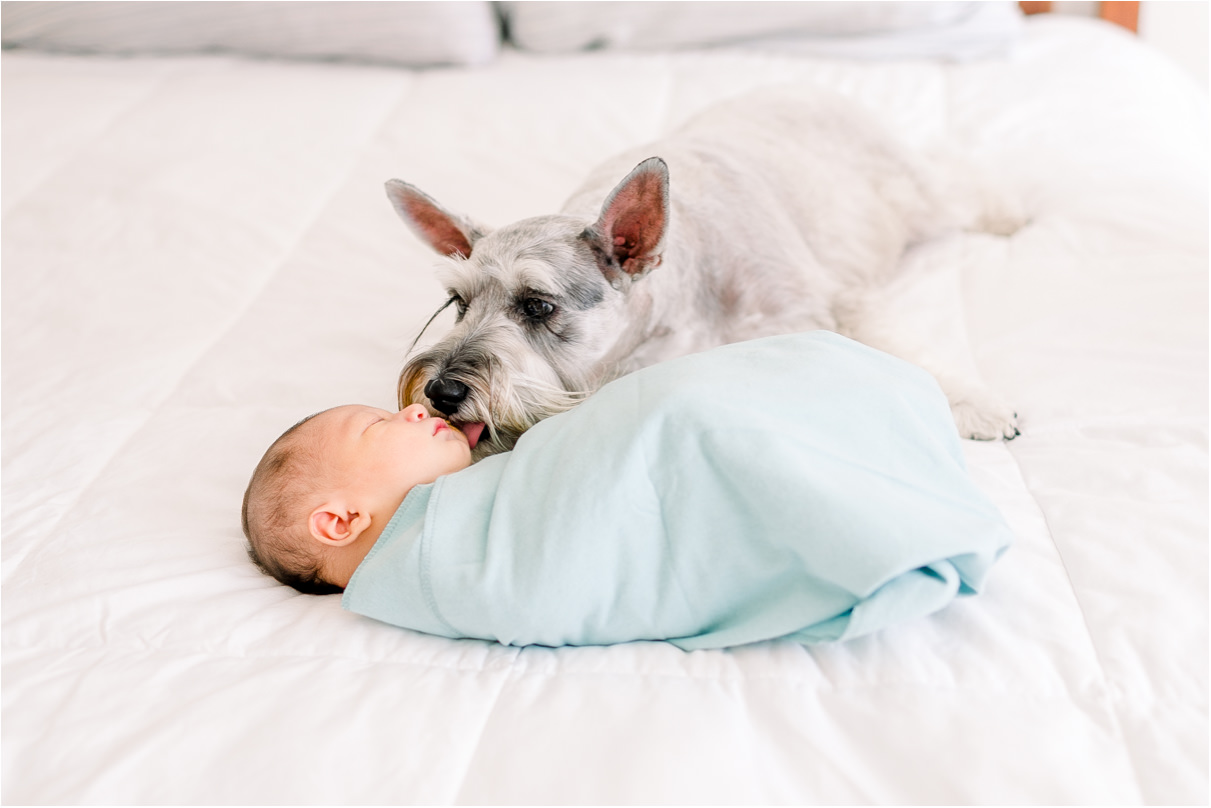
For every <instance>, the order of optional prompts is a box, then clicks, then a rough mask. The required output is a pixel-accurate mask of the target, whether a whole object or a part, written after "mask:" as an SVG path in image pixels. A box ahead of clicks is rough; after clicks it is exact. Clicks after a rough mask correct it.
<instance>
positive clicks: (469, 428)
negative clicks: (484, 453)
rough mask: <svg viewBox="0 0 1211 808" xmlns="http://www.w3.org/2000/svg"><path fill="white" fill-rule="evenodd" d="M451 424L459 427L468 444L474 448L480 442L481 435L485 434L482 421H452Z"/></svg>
mask: <svg viewBox="0 0 1211 808" xmlns="http://www.w3.org/2000/svg"><path fill="white" fill-rule="evenodd" d="M450 426H452V427H454V428H455V429H457V430H458V431H459V432H461V433H463V435H465V436H466V438H467V446H469V447H470V448H472V449H474V448H475V444H477V443H479V436H480V435H482V434H483V431H484V424H483V422H482V421H473V422H471V423H468V424H456V423H453V422H452V423H451V424H450Z"/></svg>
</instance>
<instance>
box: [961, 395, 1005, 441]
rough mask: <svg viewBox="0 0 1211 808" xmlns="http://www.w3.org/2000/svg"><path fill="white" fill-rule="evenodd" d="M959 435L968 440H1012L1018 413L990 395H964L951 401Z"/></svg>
mask: <svg viewBox="0 0 1211 808" xmlns="http://www.w3.org/2000/svg"><path fill="white" fill-rule="evenodd" d="M950 412H951V414H952V415H954V419H955V426H957V427H958V428H959V436H960V437H962V438H967V439H969V440H1013V439H1014V438H1016V437H1017V436H1018V435H1020V434H1022V433H1021V432H1019V431H1018V414H1017V413H1016V412H1014V411H1013V409H1012V408H1010V407H1006V406H1005V405H1003V404H1001V403H1000V402H999V401H996V400H995V399H993V398H991V397H984V396H978V397H965V398H963V399H961V400H959V401H952V402H951V404H950Z"/></svg>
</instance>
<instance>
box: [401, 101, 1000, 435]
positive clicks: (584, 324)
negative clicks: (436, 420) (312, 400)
mask: <svg viewBox="0 0 1211 808" xmlns="http://www.w3.org/2000/svg"><path fill="white" fill-rule="evenodd" d="M653 154H655V155H659V156H654V157H653V156H650V155H653ZM645 157H646V158H647V159H642V158H645ZM954 176H957V174H954V175H953V176H952V177H951V179H950V180H946V179H945V174H944V173H943V172H939V171H938V170H937V168H936V167H934V166H932V165H930V164H927V163H926V162H925V161H924V160H923V159H922V158H919V157H917V156H916V155H914V154H912V153H910V152H909V151H908V150H906V149H904V148H902V147H901V146H899V145H898V144H897V143H896V142H895V141H894V140H893V139H892V138H891V137H890V136H889V134H888V133H887V132H885V131H884V130H883V128H882V127H881V126H880V125H879V124H878V123H876V122H875V121H874V120H873V119H871V118H869V117H867V115H866V114H864V113H863V112H862V111H861V110H859V109H857V108H856V107H855V106H854V105H853V104H852V103H851V102H848V101H845V100H844V99H842V98H840V97H837V96H832V95H829V94H825V93H821V92H819V91H810V92H807V91H798V92H794V93H789V94H788V93H786V92H782V91H764V92H759V93H756V94H753V95H748V96H744V97H741V98H738V99H734V100H731V101H727V102H724V103H722V104H719V105H717V106H715V107H712V108H710V109H708V110H707V111H705V112H703V113H701V114H699V115H698V116H697V117H695V118H693V119H692V120H691V121H690V122H689V123H687V124H686V125H685V126H684V127H682V128H681V129H680V130H678V131H676V132H675V133H673V134H672V135H671V136H669V137H667V138H664V139H662V140H659V141H657V142H655V143H653V144H650V145H648V146H645V147H643V148H641V149H638V150H635V151H632V152H628V153H625V154H622V155H619V156H618V157H616V158H613V159H611V160H609V161H607V162H606V163H605V164H604V165H602V166H600V167H598V168H597V169H595V170H594V171H593V172H592V173H591V174H590V176H589V178H588V179H587V181H586V182H585V183H584V184H583V185H582V186H581V188H580V189H579V190H578V191H576V192H575V193H574V194H573V195H572V197H571V199H569V201H568V202H567V203H566V204H565V205H564V207H563V210H562V212H561V213H558V214H555V215H549V216H538V217H535V218H531V219H525V220H522V221H519V222H516V223H514V224H511V225H508V226H506V227H502V228H500V229H497V230H490V229H489V228H486V227H483V226H481V225H479V224H476V223H475V222H473V221H471V220H470V219H467V218H465V217H463V216H460V215H456V214H453V213H450V212H448V211H446V210H445V209H444V208H442V207H441V206H440V205H438V204H437V202H435V201H434V200H433V199H431V198H430V197H429V196H427V195H426V194H424V193H422V192H421V191H420V190H419V189H417V188H415V187H413V186H411V185H409V184H407V183H405V182H401V181H399V180H391V181H389V182H388V183H387V194H388V197H389V198H390V200H391V202H392V204H393V205H394V207H395V210H396V211H397V212H398V213H399V215H400V216H401V217H402V218H403V220H404V221H405V222H406V223H407V224H408V226H409V227H410V228H411V229H412V230H413V231H414V232H415V233H416V234H417V235H418V236H419V237H420V238H421V239H423V240H424V241H425V242H426V243H427V244H428V245H429V246H430V247H432V248H433V249H434V250H436V251H437V252H438V253H440V254H441V255H443V256H445V257H446V259H447V260H446V261H444V262H443V264H442V265H441V266H440V268H439V277H440V278H441V280H442V281H443V282H444V283H445V285H446V287H447V289H448V290H449V299H448V300H447V302H446V304H445V305H446V306H449V305H453V306H454V307H455V308H456V310H457V322H456V324H455V325H454V327H453V328H452V330H451V331H450V332H449V333H448V334H446V335H445V336H444V337H443V338H441V339H440V340H439V341H438V342H437V344H435V345H434V346H433V347H431V348H429V349H427V350H423V351H421V352H420V353H418V354H416V355H415V356H413V357H412V358H411V359H410V360H409V361H408V362H407V363H406V365H405V367H404V369H403V371H402V373H401V374H400V379H399V404H400V406H401V407H403V406H407V405H409V404H412V403H415V402H421V403H424V404H425V405H426V406H428V407H429V408H430V409H431V410H436V411H438V412H440V413H442V414H444V415H445V416H447V417H448V418H449V420H450V421H451V422H452V423H454V424H455V425H457V426H459V427H460V428H462V429H464V431H466V432H467V433H468V436H469V437H471V438H472V442H473V444H475V441H476V440H477V439H478V443H477V445H475V450H474V454H475V457H476V459H479V458H482V457H484V456H486V455H489V454H493V453H495V452H500V451H505V450H508V449H510V448H512V446H513V444H514V443H515V442H516V441H517V439H518V437H520V436H521V435H522V433H524V432H525V431H526V430H527V429H528V428H530V427H531V426H533V425H534V424H536V423H537V422H538V421H540V420H542V419H543V418H547V417H549V416H551V415H554V414H556V413H558V412H561V411H563V410H566V409H568V408H570V407H572V406H574V405H575V404H576V403H578V402H579V401H581V400H582V399H583V398H584V397H585V396H587V395H589V394H590V393H592V392H593V391H594V390H596V389H598V388H599V387H600V386H601V385H603V384H605V383H606V382H608V381H610V380H611V379H614V378H617V377H619V376H621V375H623V374H626V373H630V372H632V371H635V370H637V369H639V368H642V367H645V366H647V365H651V364H654V363H656V362H659V361H661V360H664V359H669V358H672V357H675V356H680V355H683V354H688V353H692V352H696V351H701V350H704V349H706V348H710V347H713V346H716V345H722V344H724V343H730V342H737V341H740V340H746V339H752V338H756V337H761V336H766V335H770V334H779V333H788V332H794V331H807V330H812V329H829V330H833V331H837V332H839V333H842V334H845V335H847V336H850V337H852V338H854V339H857V340H859V341H861V342H864V343H866V344H869V345H872V346H873V347H876V348H880V349H882V350H885V351H887V352H889V353H892V354H895V355H899V356H902V357H903V358H905V359H908V360H909V361H915V362H917V363H918V364H922V365H924V366H927V369H929V370H930V371H931V372H933V373H934V375H935V377H937V378H938V381H939V383H940V385H941V387H942V389H943V391H944V392H945V393H946V395H947V398H948V399H949V401H950V404H951V408H952V411H953V413H954V417H955V422H956V425H957V426H958V429H959V432H960V434H961V435H962V436H964V437H968V438H976V439H984V440H992V439H1000V438H1005V439H1011V438H1013V437H1014V436H1015V435H1017V434H1018V430H1017V427H1016V414H1015V413H1014V412H1013V410H1012V409H1011V408H1008V407H1006V406H1004V405H1003V404H1001V403H1000V402H999V401H998V400H997V399H996V398H995V397H994V396H992V395H991V394H989V393H988V392H987V391H986V390H984V388H983V387H982V386H981V385H979V384H978V383H976V382H973V381H969V380H967V379H964V378H962V377H961V376H959V375H957V374H953V373H950V372H948V371H946V370H940V369H938V368H935V367H930V366H929V363H928V361H926V360H923V359H922V356H921V355H920V354H918V353H917V352H916V350H915V349H913V348H910V347H909V341H908V340H905V339H903V338H902V337H901V336H900V335H897V334H895V333H892V332H890V331H889V330H888V329H887V328H885V327H884V324H883V323H882V322H881V320H880V317H879V316H878V314H877V313H876V312H875V310H874V309H873V308H872V307H871V306H869V305H867V303H866V301H867V299H868V293H869V292H870V291H871V290H873V289H875V288H877V287H879V286H880V285H882V284H885V283H886V282H887V281H888V280H889V279H890V278H891V277H893V275H894V274H895V273H896V270H897V266H898V264H899V262H900V259H901V256H902V255H903V253H904V251H905V249H906V248H907V247H909V246H910V245H912V244H915V243H918V242H922V241H925V240H928V239H931V238H934V237H936V236H939V235H941V234H942V233H944V232H947V231H953V230H955V229H957V228H969V229H984V230H988V231H990V232H1001V233H1004V232H1006V231H1009V230H1011V229H1012V228H1013V223H1007V222H1006V221H1005V220H1004V212H1003V211H1002V210H998V209H997V208H996V206H995V205H991V206H990V205H988V204H985V200H984V198H983V197H982V193H983V190H982V189H975V188H974V187H972V188H968V189H967V190H966V191H964V192H962V193H959V192H957V191H956V190H955V187H956V186H955V183H954V179H953V177H954ZM619 177H622V178H623V179H622V180H621V182H619V181H618V178H619ZM670 177H671V178H672V182H671V183H670ZM989 198H991V197H989ZM444 308H445V306H443V309H444ZM439 311H440V310H439ZM435 316H436V315H435ZM738 392H739V391H738ZM743 394H744V395H749V396H753V397H754V399H755V400H759V399H760V391H759V390H749V391H743ZM761 405H762V406H777V402H761ZM481 433H482V438H481V437H480V435H481Z"/></svg>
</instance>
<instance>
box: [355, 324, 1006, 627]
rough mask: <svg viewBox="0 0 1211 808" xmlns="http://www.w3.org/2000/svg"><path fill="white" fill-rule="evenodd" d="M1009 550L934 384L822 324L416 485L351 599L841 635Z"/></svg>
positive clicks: (640, 382) (928, 607)
mask: <svg viewBox="0 0 1211 808" xmlns="http://www.w3.org/2000/svg"><path fill="white" fill-rule="evenodd" d="M1010 538H1011V534H1010V531H1009V529H1008V527H1007V526H1006V525H1005V523H1004V521H1003V519H1002V518H1001V515H1000V513H999V512H998V511H997V509H996V508H995V507H994V506H993V505H992V503H991V502H989V500H988V499H987V498H986V497H985V496H984V495H983V493H982V492H980V490H979V489H978V488H976V486H975V484H974V483H973V482H972V480H971V478H970V477H969V476H968V474H967V470H966V466H965V464H964V461H963V456H962V453H961V450H960V446H959V438H958V436H957V433H956V430H955V427H954V422H953V421H952V419H951V415H950V410H949V407H948V406H947V403H946V399H945V397H944V396H943V395H942V393H941V391H940V390H939V389H938V387H937V384H936V383H935V382H934V380H933V379H932V378H931V377H930V376H929V375H928V374H926V373H925V372H924V371H922V370H920V369H918V368H916V367H913V366H912V365H909V364H907V363H905V362H902V361H900V360H898V359H895V358H893V357H890V356H888V355H886V354H883V353H880V352H878V351H875V350H873V349H871V348H867V347H866V346H863V345H860V344H858V343H856V342H853V341H851V340H848V339H845V338H844V337H840V336H838V335H836V334H832V333H829V332H824V331H818V332H812V333H807V334H795V335H788V336H778V337H768V338H765V339H760V340H755V341H752V342H745V343H738V344H734V345H727V346H723V347H721V348H716V349H713V350H710V351H706V352H703V353H700V354H694V355H692V356H686V357H681V358H679V359H675V360H672V361H670V362H666V363H663V364H661V365H658V366H654V367H650V368H646V369H644V370H641V371H639V372H637V373H634V374H631V375H629V376H626V377H624V378H622V379H619V380H617V381H614V382H612V383H610V384H608V385H606V386H605V387H603V388H602V389H601V390H600V391H598V392H597V393H595V394H594V395H593V396H592V397H591V398H590V399H589V400H587V401H586V402H584V403H583V404H581V405H580V406H578V407H576V408H575V409H573V410H571V411H569V412H566V413H563V414H560V415H557V416H555V417H552V418H549V419H547V420H546V421H543V422H542V423H540V424H538V425H537V426H535V427H534V428H532V429H531V430H530V431H529V432H527V433H526V434H525V435H524V436H523V437H522V439H521V440H520V441H519V442H518V444H517V446H516V448H515V449H514V450H513V451H512V452H509V453H506V454H501V455H495V456H493V457H489V458H487V459H485V460H483V461H481V462H480V463H478V464H476V465H474V466H472V467H471V468H469V469H467V470H465V471H462V472H459V473H457V474H453V475H449V476H446V477H442V478H439V479H438V480H437V481H436V482H434V483H432V484H430V485H422V486H417V487H416V488H414V489H413V490H412V491H411V492H409V494H408V496H407V497H406V498H405V500H404V503H403V504H402V505H401V506H400V509H399V511H398V512H397V513H396V514H395V516H394V517H393V518H392V520H391V522H390V523H389V525H388V526H387V528H386V529H385V530H384V532H383V535H382V536H381V537H380V538H379V540H378V542H377V543H376V544H375V546H374V547H373V549H372V550H371V552H370V554H369V555H368V556H367V557H366V559H365V560H364V561H363V562H362V564H361V565H360V566H359V567H358V569H357V572H356V573H355V574H354V577H353V579H352V580H351V581H350V584H349V587H348V588H347V589H346V591H345V595H344V598H343V600H342V605H343V606H344V607H345V608H347V609H350V610H352V611H354V612H358V613H360V614H364V615H367V616H369V617H373V618H376V619H378V620H383V621H386V622H388V623H393V624H396V625H399V626H404V627H407V628H412V629H416V630H419V631H424V632H428V633H432V634H439V635H444V636H447V637H476V638H481V639H488V640H497V641H499V642H502V643H506V644H511V645H532V644H534V645H547V646H559V645H605V644H611V643H620V642H628V641H633V640H669V641H670V642H672V643H674V644H676V645H678V646H680V647H682V648H685V649H695V648H715V647H725V646H733V645H742V644H745V643H751V642H757V641H761V640H767V639H773V638H779V637H784V638H790V639H795V640H798V641H800V642H809V643H810V642H819V641H830V640H839V639H847V638H850V637H856V636H859V635H862V634H867V633H869V632H872V631H876V630H878V629H881V628H884V627H885V626H888V625H891V624H893V623H896V622H900V621H903V620H907V619H910V618H914V617H919V616H922V615H926V614H929V613H931V612H934V611H936V610H938V609H940V608H942V607H943V606H945V605H946V604H947V603H948V602H950V600H951V599H952V598H954V597H955V596H956V595H965V594H972V593H975V592H977V591H979V590H980V588H981V587H982V585H983V583H984V579H985V577H986V575H987V573H988V571H989V568H990V567H991V566H992V564H993V563H994V562H995V561H996V559H997V558H998V557H999V556H1000V554H1001V553H1002V552H1003V551H1004V550H1005V548H1006V547H1007V546H1008V544H1009V541H1010Z"/></svg>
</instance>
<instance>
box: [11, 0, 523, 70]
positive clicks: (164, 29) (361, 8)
mask: <svg viewBox="0 0 1211 808" xmlns="http://www.w3.org/2000/svg"><path fill="white" fill-rule="evenodd" d="M0 33H2V38H3V44H4V47H6V48H12V47H23V48H38V49H42V50H49V51H58V52H67V53H102V54H124V55H136V54H187V53H205V52H221V53H234V54H243V55H249V56H261V57H283V58H290V59H325V60H348V61H359V62H378V63H387V64H398V65H406V66H410V67H419V66H427V65H477V64H484V63H486V62H490V61H491V60H492V59H493V58H495V57H496V55H497V53H498V52H499V50H500V23H499V20H498V18H497V14H496V10H495V8H493V6H492V4H491V3H489V2H486V0H481V1H480V2H457V3H451V2H180V3H178V2H5V3H0Z"/></svg>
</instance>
